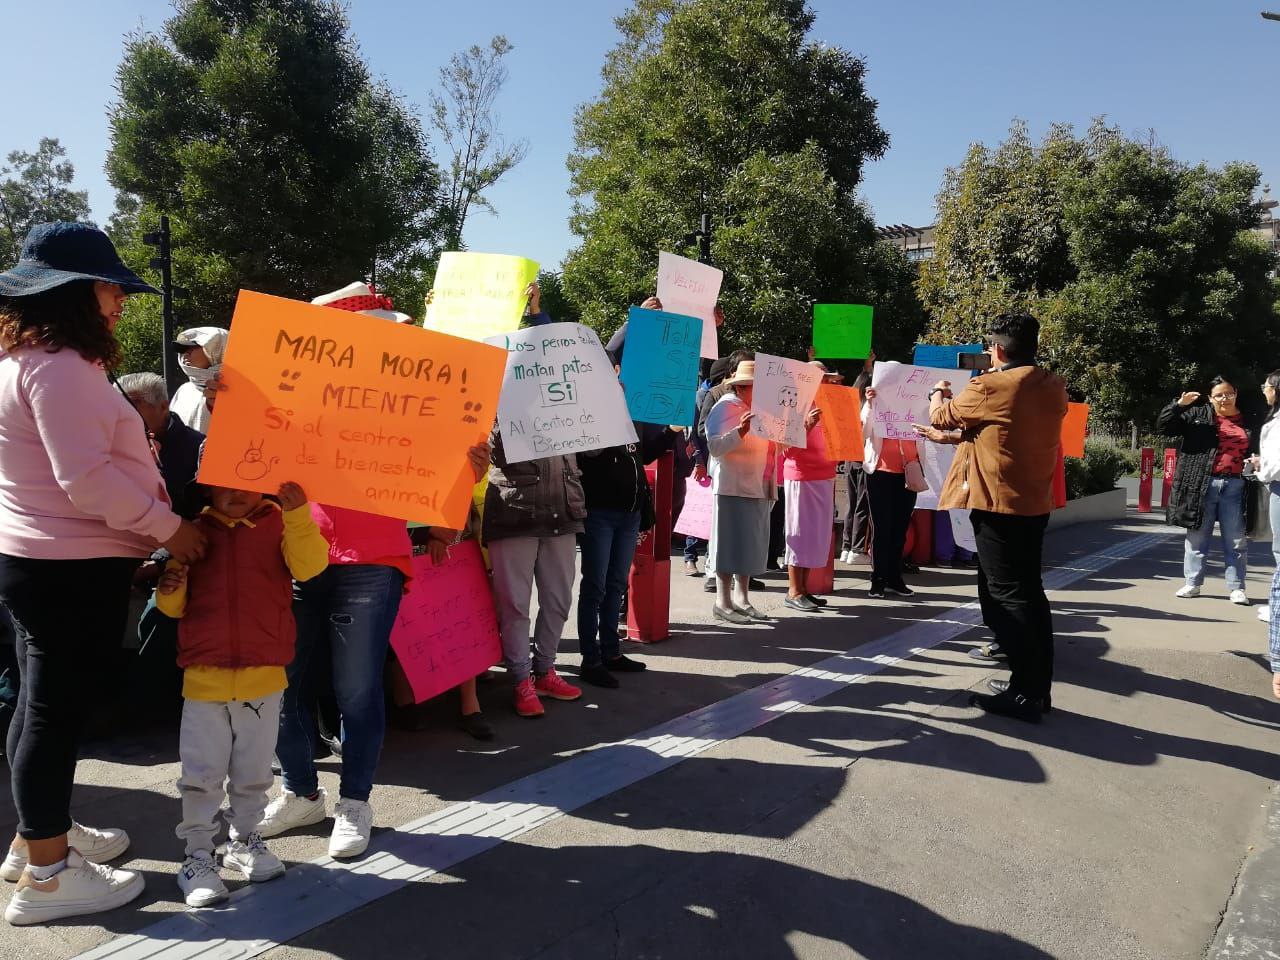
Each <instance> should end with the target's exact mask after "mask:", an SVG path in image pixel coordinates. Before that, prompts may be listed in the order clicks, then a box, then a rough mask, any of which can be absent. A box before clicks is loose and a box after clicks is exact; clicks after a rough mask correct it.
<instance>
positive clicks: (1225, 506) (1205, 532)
mask: <svg viewBox="0 0 1280 960" xmlns="http://www.w3.org/2000/svg"><path fill="white" fill-rule="evenodd" d="M1244 487H1245V481H1244V479H1243V478H1241V477H1212V478H1210V480H1209V489H1208V490H1207V491H1206V492H1205V495H1204V518H1203V520H1202V521H1201V523H1200V527H1199V528H1198V529H1196V530H1188V531H1187V542H1186V548H1185V549H1184V551H1183V555H1182V574H1183V576H1184V577H1185V578H1186V581H1187V583H1188V584H1189V585H1190V586H1193V587H1198V586H1200V585H1201V584H1202V583H1204V558H1205V553H1206V551H1207V550H1208V549H1209V541H1210V540H1212V539H1213V525H1214V523H1217V524H1218V527H1219V529H1220V530H1221V532H1222V555H1223V560H1224V561H1225V563H1226V565H1227V589H1228V590H1243V589H1244V578H1245V554H1246V552H1247V550H1248V540H1247V538H1246V537H1245V533H1244Z"/></svg>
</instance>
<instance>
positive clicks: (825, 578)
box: [805, 524, 841, 596]
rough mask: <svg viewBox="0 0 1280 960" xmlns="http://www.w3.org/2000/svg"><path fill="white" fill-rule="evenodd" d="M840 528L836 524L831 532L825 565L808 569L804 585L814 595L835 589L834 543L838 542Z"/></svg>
mask: <svg viewBox="0 0 1280 960" xmlns="http://www.w3.org/2000/svg"><path fill="white" fill-rule="evenodd" d="M840 533H841V528H840V526H839V525H838V524H837V525H836V527H835V528H834V529H833V530H832V532H831V550H830V553H829V556H828V557H827V565H826V566H825V567H814V568H813V569H811V570H810V571H809V578H808V579H807V580H806V581H805V586H807V587H808V588H809V592H810V593H812V594H814V595H815V596H820V595H822V594H824V593H835V591H836V544H838V543H839V542H840Z"/></svg>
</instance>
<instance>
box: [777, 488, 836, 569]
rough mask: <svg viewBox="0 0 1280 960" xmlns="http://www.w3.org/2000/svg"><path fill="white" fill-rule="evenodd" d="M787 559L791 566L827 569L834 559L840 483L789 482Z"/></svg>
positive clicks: (786, 526)
mask: <svg viewBox="0 0 1280 960" xmlns="http://www.w3.org/2000/svg"><path fill="white" fill-rule="evenodd" d="M783 487H784V489H785V490H786V499H787V502H786V520H785V530H786V535H787V557H786V562H787V566H789V567H809V568H814V567H825V566H826V565H827V561H828V560H830V559H831V535H832V528H833V527H834V526H835V518H836V481H835V479H834V478H833V479H831V480H787V481H785V482H784V483H783Z"/></svg>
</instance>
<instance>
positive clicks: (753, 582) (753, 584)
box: [747, 577, 765, 590]
mask: <svg viewBox="0 0 1280 960" xmlns="http://www.w3.org/2000/svg"><path fill="white" fill-rule="evenodd" d="M747 586H748V587H750V588H751V589H752V590H763V589H764V586H765V584H764V581H763V580H757V579H756V578H755V577H752V578H751V579H750V580H749V581H748V582H747Z"/></svg>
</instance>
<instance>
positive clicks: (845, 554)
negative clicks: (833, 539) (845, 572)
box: [840, 550, 853, 563]
mask: <svg viewBox="0 0 1280 960" xmlns="http://www.w3.org/2000/svg"><path fill="white" fill-rule="evenodd" d="M840 562H841V563H852V562H853V551H852V550H841V551H840Z"/></svg>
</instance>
